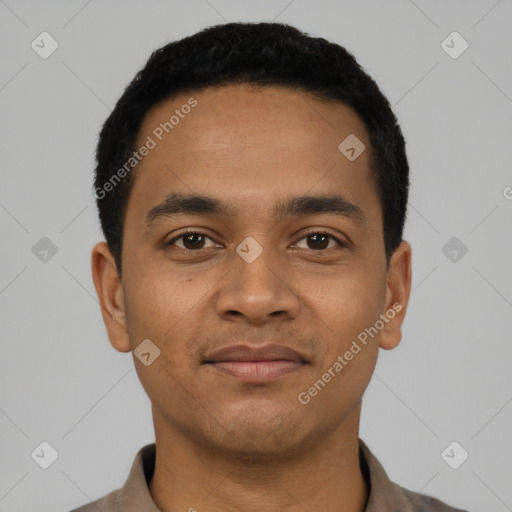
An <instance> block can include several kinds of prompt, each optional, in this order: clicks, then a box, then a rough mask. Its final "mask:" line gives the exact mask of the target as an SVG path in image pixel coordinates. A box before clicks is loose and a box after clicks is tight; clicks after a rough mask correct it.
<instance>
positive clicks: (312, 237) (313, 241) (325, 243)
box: [300, 231, 346, 251]
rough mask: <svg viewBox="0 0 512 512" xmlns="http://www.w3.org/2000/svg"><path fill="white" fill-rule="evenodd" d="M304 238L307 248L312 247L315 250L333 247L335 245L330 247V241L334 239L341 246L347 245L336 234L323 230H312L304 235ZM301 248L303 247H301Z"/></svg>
mask: <svg viewBox="0 0 512 512" xmlns="http://www.w3.org/2000/svg"><path fill="white" fill-rule="evenodd" d="M302 240H306V244H307V247H305V248H306V249H312V250H314V251H322V250H325V249H329V248H332V247H333V246H330V247H329V242H330V241H334V242H335V244H337V245H338V246H341V247H345V246H346V245H345V244H344V243H342V242H340V241H339V240H338V238H336V237H335V236H333V235H331V234H329V233H324V232H322V231H312V232H310V233H307V234H306V235H305V236H304V237H302V238H301V241H302ZM300 248H301V249H302V248H303V247H300Z"/></svg>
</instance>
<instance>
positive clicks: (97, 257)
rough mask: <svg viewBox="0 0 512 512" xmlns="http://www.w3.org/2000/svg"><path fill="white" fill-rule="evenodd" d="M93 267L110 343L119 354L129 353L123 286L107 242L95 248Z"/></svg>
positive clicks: (93, 276)
mask: <svg viewBox="0 0 512 512" xmlns="http://www.w3.org/2000/svg"><path fill="white" fill-rule="evenodd" d="M91 267H92V278H93V281H94V286H95V288H96V293H97V294H98V299H99V301H100V306H101V314H102V316H103V321H104V322H105V326H106V328H107V333H108V338H109V340H110V343H111V344H112V346H113V347H114V348H115V349H116V350H119V352H129V351H130V350H131V346H130V340H129V337H128V332H127V329H126V313H125V303H124V293H123V286H122V284H121V280H120V279H119V274H118V272H117V267H116V264H115V260H114V257H113V256H112V253H111V252H110V249H109V247H108V245H107V243H106V242H99V243H97V244H96V245H95V246H94V248H93V250H92V255H91Z"/></svg>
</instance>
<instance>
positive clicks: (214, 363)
mask: <svg viewBox="0 0 512 512" xmlns="http://www.w3.org/2000/svg"><path fill="white" fill-rule="evenodd" d="M203 364H204V365H207V366H209V367H210V368H212V369H213V370H214V371H216V372H220V373H222V374H223V375H226V376H228V377H232V378H235V379H237V380H239V381H242V382H248V383H265V382H271V381H273V380H276V379H278V378H280V377H284V376H285V375H289V374H292V373H295V372H297V371H299V370H300V369H302V368H304V367H305V366H306V365H308V364H309V361H308V360H307V359H306V358H305V357H304V356H302V355H301V354H299V353H298V352H297V351H295V350H293V349H291V348H289V347H285V346H283V345H274V344H273V345H266V346H263V347H259V348H253V347H251V346H248V345H233V346H230V347H226V348H224V349H221V350H218V351H216V352H212V353H211V354H209V355H208V354H207V356H206V357H205V360H204V361H203Z"/></svg>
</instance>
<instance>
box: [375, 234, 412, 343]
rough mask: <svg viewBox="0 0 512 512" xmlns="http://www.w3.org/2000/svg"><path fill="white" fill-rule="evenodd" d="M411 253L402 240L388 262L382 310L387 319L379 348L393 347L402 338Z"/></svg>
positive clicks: (410, 275)
mask: <svg viewBox="0 0 512 512" xmlns="http://www.w3.org/2000/svg"><path fill="white" fill-rule="evenodd" d="M411 254H412V249H411V246H410V245H409V243H408V242H406V241H405V240H402V242H401V243H400V245H399V246H398V247H397V249H396V250H395V252H394V253H393V254H392V256H391V259H390V262H389V269H388V279H387V288H386V301H385V303H386V304H385V310H384V311H385V315H386V317H387V318H388V321H387V323H385V325H384V328H383V329H382V331H381V337H380V348H383V349H385V350H391V349H393V348H395V347H396V346H397V345H398V344H399V343H400V340H401V339H402V323H403V321H404V318H405V312H406V310H407V304H408V303H409V296H410V294H411V277H412V268H411Z"/></svg>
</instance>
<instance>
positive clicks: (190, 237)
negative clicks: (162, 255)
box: [165, 231, 216, 251]
mask: <svg viewBox="0 0 512 512" xmlns="http://www.w3.org/2000/svg"><path fill="white" fill-rule="evenodd" d="M207 239H208V240H211V241H212V242H213V240H212V239H211V238H210V237H209V236H207V235H205V234H204V233H198V232H196V231H187V232H186V233H182V234H181V235H178V236H176V237H174V238H173V239H172V240H169V241H168V242H166V243H165V246H166V247H167V246H172V245H175V243H176V242H177V241H178V240H182V243H183V246H179V245H178V246H177V247H179V248H180V249H184V250H187V251H197V250H200V249H205V248H206V247H205V245H204V244H205V241H206V240H207ZM215 245H216V244H215V243H214V245H212V246H211V247H214V246H215Z"/></svg>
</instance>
